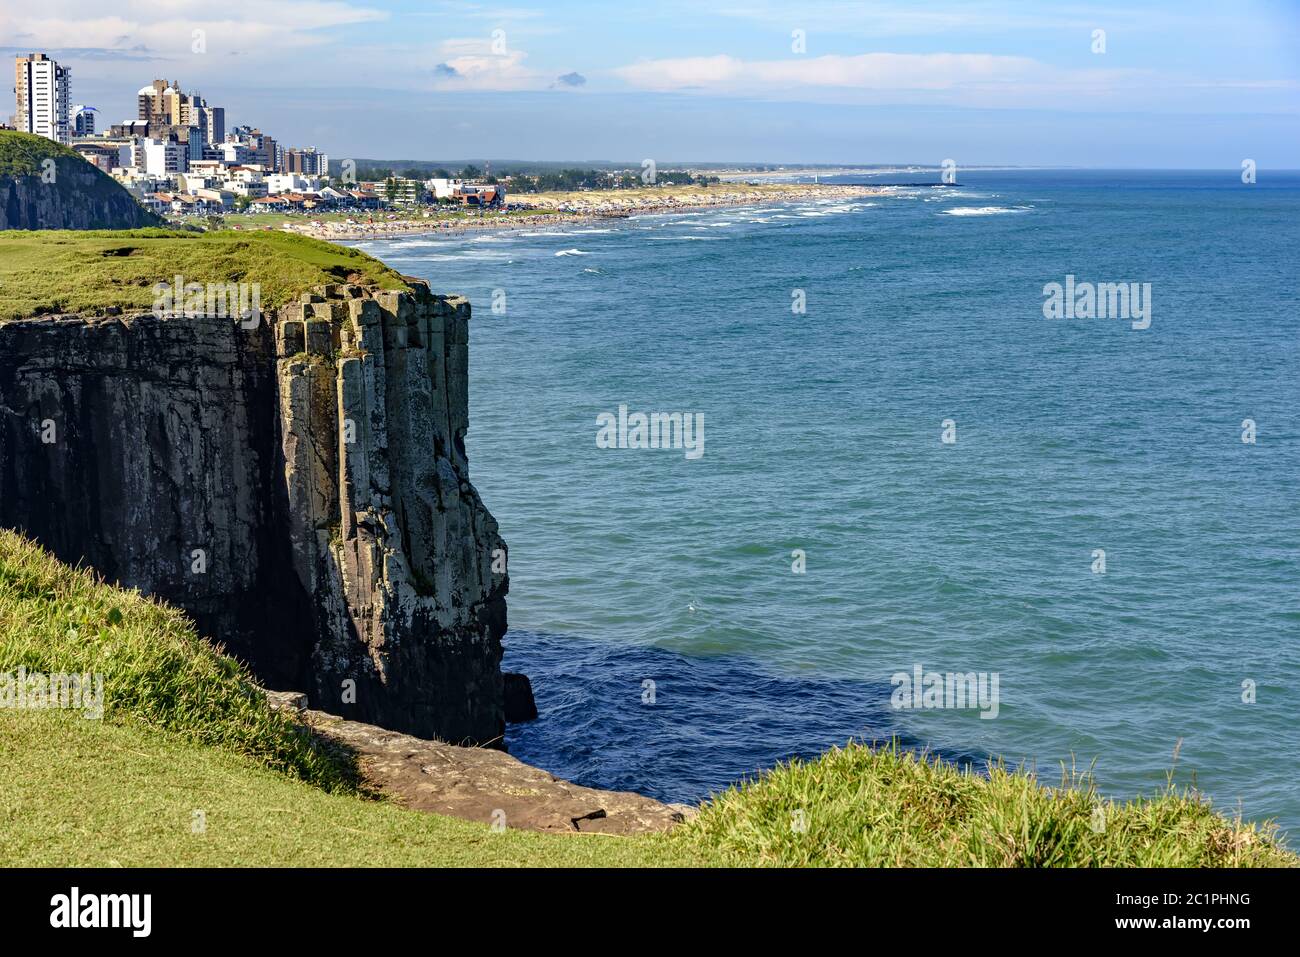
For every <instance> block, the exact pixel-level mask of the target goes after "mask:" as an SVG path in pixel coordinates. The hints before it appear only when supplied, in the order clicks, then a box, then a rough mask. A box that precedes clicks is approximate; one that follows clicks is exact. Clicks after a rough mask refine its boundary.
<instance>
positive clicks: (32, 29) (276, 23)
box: [0, 0, 388, 58]
mask: <svg viewBox="0 0 1300 957" xmlns="http://www.w3.org/2000/svg"><path fill="white" fill-rule="evenodd" d="M387 16H388V14H387V13H385V12H383V11H381V10H374V9H370V8H368V7H362V6H353V5H352V4H349V3H344V2H336V0H275V2H265V0H262V2H259V0H223V2H222V3H220V4H213V3H210V2H206V0H148V2H144V0H118V2H116V3H114V4H113V13H112V14H111V15H105V5H104V4H103V3H102V2H101V0H49V2H44V3H42V4H40V6H39V7H38V8H35V9H30V10H26V11H21V12H20V11H19V10H17V9H14V8H12V7H11V8H10V10H8V11H5V12H3V13H0V37H4V38H6V39H7V40H9V41H10V42H11V43H13V44H14V45H15V46H22V47H30V48H31V49H33V50H58V49H68V48H72V49H104V50H115V49H123V50H125V49H129V48H133V47H140V46H143V47H146V48H148V49H149V50H150V51H152V52H153V53H155V54H157V55H158V56H159V57H160V58H162V57H167V56H173V55H176V56H180V55H187V54H189V53H190V52H191V44H192V43H193V32H194V31H195V30H203V31H204V32H205V33H206V35H207V43H208V48H209V50H210V51H211V52H213V53H224V52H227V51H232V52H239V53H274V52H275V51H276V50H278V49H283V48H285V47H302V46H312V45H316V44H319V43H323V42H325V38H324V37H323V36H322V35H321V31H323V30H326V29H329V28H331V27H340V26H350V25H356V24H361V23H368V22H373V21H376V20H383V19H386V18H387Z"/></svg>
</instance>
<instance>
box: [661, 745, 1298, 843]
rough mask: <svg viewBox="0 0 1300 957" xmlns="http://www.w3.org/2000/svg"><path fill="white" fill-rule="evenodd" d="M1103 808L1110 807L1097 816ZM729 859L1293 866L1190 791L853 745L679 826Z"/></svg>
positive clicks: (1255, 831) (1261, 835)
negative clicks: (970, 766) (1153, 789)
mask: <svg viewBox="0 0 1300 957" xmlns="http://www.w3.org/2000/svg"><path fill="white" fill-rule="evenodd" d="M1098 808H1101V812H1100V815H1099V813H1098ZM678 839H681V840H685V841H688V842H689V843H690V844H691V845H692V846H693V847H696V848H698V849H700V850H702V851H704V852H705V853H707V854H709V855H710V856H711V857H714V858H716V859H718V860H720V861H723V862H725V863H730V864H763V865H777V866H784V867H804V866H855V867H862V866H866V867H1293V866H1296V864H1297V863H1298V862H1297V860H1296V858H1295V856H1294V855H1292V854H1290V853H1288V852H1286V851H1285V850H1283V849H1282V848H1281V847H1280V846H1279V844H1278V841H1277V839H1276V836H1275V834H1274V832H1273V830H1272V829H1271V828H1267V827H1265V828H1260V827H1256V826H1253V825H1249V824H1242V823H1241V822H1237V821H1230V820H1228V819H1226V818H1224V817H1222V816H1220V815H1218V814H1216V813H1215V812H1214V811H1213V810H1212V809H1211V807H1210V805H1209V803H1208V802H1207V801H1206V800H1205V799H1204V798H1202V797H1201V796H1199V795H1197V794H1196V793H1195V792H1191V791H1186V790H1184V791H1179V790H1177V789H1174V788H1173V787H1170V788H1168V789H1167V790H1166V791H1165V792H1163V793H1161V794H1159V795H1157V796H1154V797H1152V798H1150V799H1138V800H1135V801H1131V802H1128V803H1126V804H1115V803H1109V802H1105V803H1103V802H1102V801H1101V799H1100V798H1099V797H1098V795H1097V793H1096V790H1095V788H1094V786H1093V783H1092V781H1091V779H1090V778H1089V776H1088V775H1086V774H1083V775H1067V774H1063V780H1062V786H1061V787H1057V788H1045V787H1042V786H1040V785H1039V784H1038V783H1037V782H1036V780H1035V779H1034V778H1033V776H1031V775H1028V774H1026V773H1024V772H1022V771H1012V770H1008V769H1007V768H1006V767H1001V766H993V767H991V768H989V773H988V775H987V777H986V776H984V775H980V774H974V773H969V772H966V771H962V770H959V769H957V768H955V767H954V766H952V765H951V764H946V763H943V762H941V761H938V760H935V759H931V758H927V757H925V756H917V755H915V754H913V753H910V752H906V751H900V750H898V749H897V748H896V747H894V746H884V747H877V748H871V747H866V746H864V745H850V746H848V747H845V748H837V749H834V750H832V751H830V752H828V753H827V754H825V755H823V756H822V757H821V758H819V759H818V760H816V761H811V762H804V761H794V762H792V763H790V764H787V765H783V766H781V767H780V768H777V769H776V770H774V771H773V772H771V773H769V774H767V775H765V776H764V777H763V778H762V779H761V780H759V781H756V782H753V783H750V784H748V785H746V786H744V787H741V788H739V789H736V788H733V789H731V790H728V791H727V792H726V793H724V794H722V795H719V796H718V797H717V798H716V799H715V800H714V801H713V802H712V804H711V805H710V806H709V807H708V808H707V810H706V811H705V813H704V814H702V815H701V816H700V818H699V819H698V820H697V821H695V822H692V823H691V824H690V825H688V826H687V827H685V828H683V829H682V830H681V834H680V835H678Z"/></svg>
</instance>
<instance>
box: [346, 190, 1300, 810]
mask: <svg viewBox="0 0 1300 957" xmlns="http://www.w3.org/2000/svg"><path fill="white" fill-rule="evenodd" d="M915 178H916V177H915V176H914V177H911V179H915ZM961 180H962V185H960V186H959V187H956V188H950V189H938V188H932V187H925V186H914V187H899V188H896V189H893V190H891V191H890V192H889V193H888V194H887V195H882V196H876V197H870V198H866V199H862V200H854V201H826V202H812V203H797V204H783V205H778V206H762V207H746V208H731V209H718V210H711V211H707V212H702V213H691V214H682V215H661V216H645V217H636V218H631V219H627V220H621V221H612V222H609V223H602V224H598V225H587V226H578V227H574V228H567V229H563V230H561V229H539V230H524V231H520V232H514V233H505V234H495V235H467V236H459V237H421V238H408V239H398V240H390V241H383V242H374V243H363V244H360V245H361V247H362V248H364V249H365V250H366V251H368V252H371V253H372V254H374V255H377V256H379V257H380V258H382V259H384V260H385V261H387V262H389V263H390V264H392V265H393V266H395V267H396V268H399V269H400V270H402V271H403V272H406V273H409V274H414V275H419V276H423V277H425V278H428V279H429V280H430V281H431V283H432V286H433V288H434V289H435V290H437V291H444V292H459V293H462V294H465V295H468V296H469V297H470V298H471V300H472V301H473V303H474V309H475V312H474V321H473V323H472V333H471V335H472V339H471V387H470V402H471V408H470V434H469V442H468V447H469V455H470V463H471V473H472V476H473V479H474V482H475V484H476V485H477V487H478V489H479V491H480V492H481V493H482V495H483V498H484V500H485V501H486V502H487V504H488V506H489V507H490V508H491V509H492V511H493V513H494V514H495V515H496V517H497V518H498V519H499V521H500V524H501V530H502V533H503V535H504V536H505V538H506V540H507V541H508V542H509V544H510V578H511V593H510V600H509V608H510V622H511V632H510V634H509V635H508V636H507V642H506V643H507V656H506V667H507V668H511V669H514V670H521V671H525V672H527V673H528V674H530V675H531V677H532V679H533V682H534V686H535V690H536V693H537V698H538V703H539V707H540V708H541V712H542V717H541V719H540V720H539V721H537V722H535V723H532V724H528V725H518V726H512V727H511V729H510V732H509V733H508V740H509V742H510V747H511V750H512V752H513V753H515V754H516V755H518V756H519V757H521V758H523V759H524V760H527V761H529V762H531V763H535V764H538V765H540V766H542V767H545V768H547V769H548V770H551V771H553V772H555V773H557V774H560V775H562V776H565V777H570V778H573V779H576V780H578V781H580V782H582V783H586V784H592V785H597V786H605V787H619V788H629V789H635V790H640V791H643V792H646V793H650V794H655V795H659V796H663V797H668V798H676V799H695V798H700V797H702V796H704V795H706V794H707V793H709V792H710V791H712V790H716V789H718V788H720V787H723V786H725V785H726V784H728V783H731V782H733V781H735V780H737V779H739V778H741V777H743V776H744V775H746V774H750V773H753V772H755V771H757V770H760V769H762V768H764V767H768V766H770V765H771V764H772V763H774V762H775V761H777V760H779V759H782V758H785V757H788V756H790V755H792V754H816V753H818V752H819V751H821V750H824V749H825V748H826V747H829V746H831V745H834V744H837V743H842V742H843V741H844V740H846V739H847V738H849V737H862V738H866V739H871V738H887V737H891V736H894V735H897V736H900V737H901V738H902V739H903V741H904V742H905V743H907V744H908V745H909V746H915V747H930V748H932V749H933V750H935V751H938V752H940V753H943V754H946V755H948V756H951V757H955V758H972V759H983V758H984V757H985V756H987V755H1001V756H1003V757H1005V758H1006V759H1008V760H1009V761H1011V762H1020V761H1025V762H1026V763H1028V764H1030V765H1032V766H1035V767H1037V769H1038V771H1039V773H1040V775H1041V776H1042V777H1043V778H1044V779H1046V780H1048V781H1050V782H1053V783H1054V782H1055V780H1056V779H1057V777H1058V775H1059V764H1060V762H1063V761H1064V762H1066V763H1070V762H1071V761H1072V760H1073V761H1074V763H1076V765H1079V766H1083V767H1086V766H1088V765H1089V764H1092V763H1094V762H1095V770H1096V775H1097V778H1098V781H1099V783H1100V785H1101V787H1102V789H1103V791H1104V792H1105V793H1107V794H1111V795H1114V796H1118V797H1127V796H1131V795H1133V794H1137V793H1144V792H1145V793H1149V792H1151V791H1152V790H1154V789H1156V788H1157V787H1159V786H1160V785H1162V784H1163V782H1164V780H1165V776H1166V773H1167V772H1168V771H1169V770H1170V768H1171V767H1173V766H1174V757H1173V752H1174V749H1175V746H1176V745H1177V743H1178V742H1179V741H1180V740H1181V742H1182V744H1181V751H1180V754H1179V756H1178V759H1177V766H1176V775H1177V779H1178V780H1179V781H1181V782H1183V783H1191V781H1192V778H1193V775H1195V781H1196V783H1197V784H1198V785H1199V786H1200V787H1201V788H1202V789H1203V790H1204V791H1206V792H1207V793H1208V794H1209V795H1210V796H1211V797H1212V798H1213V799H1214V800H1215V802H1216V804H1217V805H1219V806H1221V807H1224V808H1226V809H1228V810H1233V811H1235V810H1236V809H1237V808H1238V807H1240V808H1241V810H1242V811H1243V813H1244V814H1246V815H1247V816H1248V817H1252V818H1264V817H1272V818H1276V819H1277V820H1278V821H1279V822H1280V823H1281V824H1282V825H1283V826H1284V827H1286V828H1288V829H1294V828H1295V827H1296V826H1297V825H1300V786H1298V785H1297V783H1296V771H1297V768H1298V767H1300V690H1298V689H1300V509H1298V508H1297V499H1298V498H1300V495H1298V490H1300V427H1298V425H1297V416H1300V326H1298V319H1297V317H1298V315H1300V295H1298V294H1297V287H1296V283H1297V277H1298V276H1300V269H1297V262H1298V260H1300V254H1298V250H1300V175H1296V174H1278V173H1274V174H1269V173H1267V172H1266V171H1262V172H1261V174H1260V180H1259V182H1258V184H1256V185H1253V186H1247V185H1243V184H1242V183H1241V182H1240V179H1239V176H1238V174H1237V173H1236V172H1234V171H1226V172H1222V173H1217V172H1216V173H1186V172H1179V173H1164V172H1063V171H1001V172H999V171H987V172H966V173H963V174H962V176H961ZM859 181H863V182H876V181H873V180H859ZM1067 274H1072V275H1074V276H1075V277H1077V280H1078V281H1080V282H1083V281H1091V282H1138V283H1150V284H1151V295H1152V313H1151V324H1150V328H1148V329H1145V330H1135V329H1133V328H1132V327H1131V324H1130V322H1129V321H1117V320H1103V319H1073V320H1069V319H1067V320H1049V319H1046V318H1044V316H1043V311H1042V305H1043V301H1044V295H1043V287H1044V285H1045V284H1047V283H1051V282H1060V283H1064V282H1065V277H1066V275H1067ZM494 290H503V291H504V297H505V298H504V303H505V311H504V314H494V313H493V312H492V309H491V303H492V301H493V300H492V296H493V291H494ZM795 290H803V292H804V295H805V297H806V313H805V314H796V313H794V312H792V308H791V307H792V303H793V302H794V299H793V295H794V291H795ZM500 297H501V294H500V293H498V301H500ZM620 404H625V405H627V406H628V408H629V410H630V411H633V412H635V411H642V412H646V413H649V412H656V411H658V412H674V411H680V412H691V413H702V414H703V418H704V426H705V430H704V436H705V444H704V454H703V456H702V457H700V458H698V459H695V460H689V459H687V458H686V457H685V455H684V454H683V452H682V451H681V450H669V449H658V450H656V449H602V448H598V447H597V443H596V432H597V422H596V420H597V416H598V415H599V414H600V413H602V412H614V413H617V410H618V407H619V405H620ZM946 419H951V420H953V422H955V425H956V436H957V440H956V442H955V443H954V444H945V443H944V442H942V441H941V433H942V429H943V426H942V423H943V421H944V420H946ZM1245 419H1253V420H1254V422H1255V423H1256V427H1257V436H1258V437H1257V442H1256V443H1255V444H1247V443H1243V441H1242V431H1243V426H1242V423H1243V420H1245ZM796 549H801V550H803V552H804V553H805V554H806V572H805V573H803V574H796V573H795V572H794V571H792V562H793V561H794V560H795V559H794V557H793V556H792V552H793V551H794V550H796ZM1096 549H1103V550H1104V551H1105V560H1106V570H1105V573H1104V574H1098V573H1096V572H1094V571H1093V566H1094V561H1095V559H1094V550H1096ZM917 665H920V666H921V667H922V668H923V669H924V670H926V671H939V672H971V671H974V672H988V673H996V674H997V675H998V680H999V708H998V714H997V717H996V718H995V719H991V720H990V719H982V718H981V717H980V716H979V711H977V710H969V709H967V710H955V709H921V710H917V709H905V710H903V709H896V708H894V707H893V706H892V704H891V691H893V684H892V683H891V676H893V675H894V674H895V673H898V672H906V673H909V674H910V673H912V671H913V669H914V667H915V666H917ZM647 680H648V681H653V682H654V686H653V690H654V700H653V703H649V700H648V697H649V696H648V689H649V686H648V685H646V684H645V682H646V681H647ZM1247 681H1249V682H1254V688H1255V695H1256V700H1255V701H1254V702H1253V703H1248V702H1245V701H1243V682H1247Z"/></svg>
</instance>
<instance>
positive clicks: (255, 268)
mask: <svg viewBox="0 0 1300 957" xmlns="http://www.w3.org/2000/svg"><path fill="white" fill-rule="evenodd" d="M353 274H357V275H359V276H360V278H361V280H362V281H363V282H373V283H376V284H377V285H379V286H380V287H381V288H384V289H401V288H405V283H404V282H403V281H402V278H401V276H400V275H399V274H398V273H396V272H394V271H393V270H392V269H390V268H388V267H387V266H385V265H384V264H383V263H381V262H379V261H378V260H376V259H372V258H371V257H370V256H367V255H366V254H365V253H362V252H360V251H358V250H355V249H348V248H346V247H343V246H337V245H334V244H333V243H327V242H322V241H320V240H315V239H308V238H305V237H302V236H293V235H289V234H287V233H283V232H261V231H258V232H242V231H234V230H222V231H219V232H211V233H204V232H183V231H178V230H166V229H138V230H90V231H84V232H82V231H71V230H59V231H43V232H29V231H22V230H17V231H8V232H3V233H0V322H3V321H5V320H6V319H15V318H20V317H23V316H30V315H39V314H42V313H49V312H82V313H96V314H102V313H103V312H104V310H105V308H106V307H108V306H118V307H121V308H123V309H148V308H150V307H151V306H152V305H153V302H154V293H153V287H154V284H155V283H158V282H172V281H173V277H175V276H178V275H179V276H182V277H183V279H184V281H185V282H187V283H189V282H198V283H209V282H247V283H257V284H259V286H260V297H261V303H262V306H263V307H266V308H274V307H276V306H279V305H283V304H284V303H286V302H289V301H292V300H293V299H296V298H297V297H298V296H299V295H300V294H301V293H302V292H304V291H305V290H307V289H309V288H311V287H312V286H315V285H320V284H322V283H331V282H344V281H347V279H348V277H349V276H350V275H353Z"/></svg>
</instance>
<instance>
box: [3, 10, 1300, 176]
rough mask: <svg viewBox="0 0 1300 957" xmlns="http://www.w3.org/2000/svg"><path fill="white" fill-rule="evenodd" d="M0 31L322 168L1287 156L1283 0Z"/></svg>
mask: <svg viewBox="0 0 1300 957" xmlns="http://www.w3.org/2000/svg"><path fill="white" fill-rule="evenodd" d="M196 31H200V32H199V33H196ZM1096 31H1104V37H1101V35H1099V34H1097V33H1096ZM1103 42H1104V52H1103V51H1102V50H1101V49H1100V47H1101V46H1102V43H1103ZM0 44H3V45H4V50H5V52H6V54H9V53H13V52H27V51H30V50H43V51H46V52H49V53H51V55H53V56H55V57H56V58H58V59H59V60H61V61H64V62H66V63H67V64H69V65H70V66H71V67H72V69H73V97H74V99H75V100H76V101H78V102H85V103H90V104H93V105H95V106H96V107H98V108H99V110H100V112H101V114H102V116H103V117H104V119H105V120H107V121H110V122H111V121H117V120H120V119H124V118H127V117H129V116H131V115H133V112H134V95H135V91H136V90H137V89H138V88H139V87H141V86H143V85H145V84H147V83H148V82H149V81H150V80H152V79H154V78H155V77H164V78H166V79H169V80H171V79H175V80H179V81H180V83H181V85H182V87H183V88H185V89H198V90H200V91H201V92H202V93H203V94H204V95H205V96H206V97H207V98H208V99H209V101H210V102H213V103H216V104H218V105H224V106H225V107H226V109H227V117H228V122H229V123H232V124H233V123H249V124H252V125H255V126H260V127H261V128H262V129H264V130H266V131H267V132H270V133H271V134H272V135H274V136H276V137H277V138H278V139H279V140H281V141H282V142H286V143H289V144H292V145H303V146H305V145H315V146H316V147H318V148H320V149H324V150H327V151H328V152H329V153H330V154H331V155H332V156H334V157H339V158H343V157H348V156H359V157H370V158H374V157H385V158H394V159H396V158H411V159H421V158H428V159H437V158H441V159H474V158H488V157H490V158H498V159H505V158H508V159H549V160H559V159H572V160H598V159H603V160H627V161H633V162H638V163H639V162H640V160H641V159H643V158H646V157H650V158H654V159H656V160H657V161H659V162H673V161H719V162H726V161H767V162H782V163H798V162H817V163H895V162H899V163H903V162H906V163H926V164H935V165H937V164H938V163H939V162H940V161H941V160H943V159H945V158H948V157H952V158H955V159H956V160H957V161H958V162H959V163H961V164H963V165H981V164H1013V165H1077V166H1113V167H1139V166H1148V167H1232V168H1237V167H1239V165H1240V162H1241V160H1242V159H1243V158H1245V157H1250V158H1253V159H1255V160H1256V161H1257V162H1258V163H1259V164H1260V166H1261V167H1262V168H1267V167H1273V168H1279V167H1285V168H1297V167H1300V0H1236V2H1231V3H1227V2H1218V3H1211V2H1202V0H1180V2H1147V3H1144V2H1141V0H1138V2H1134V3H1128V4H1119V3H1116V4H1102V3H1071V2H1063V3H1053V2H1046V0H1044V2H1037V3H1029V2H1009V0H998V2H983V0H972V2H955V0H954V2H910V3H909V2H903V0H890V2H882V3H873V2H838V0H837V2H822V3H802V4H801V3H782V2H768V0H719V2H716V3H700V2H679V0H658V2H653V3H640V2H635V0H632V2H626V3H608V2H605V3H586V2H562V3H546V4H530V3H528V2H527V0H520V2H519V3H518V4H517V5H516V4H515V3H513V2H511V0H506V2H504V3H502V4H492V3H483V4H480V3H467V2H412V0H355V2H353V0H274V2H272V0H223V2H222V3H218V4H214V3H211V2H210V0H114V2H113V3H111V4H106V3H104V2H103V0H44V2H42V3H40V4H28V5H20V4H18V3H17V2H16V0H0ZM10 109H12V108H10ZM7 112H9V110H2V111H0V113H7Z"/></svg>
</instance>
